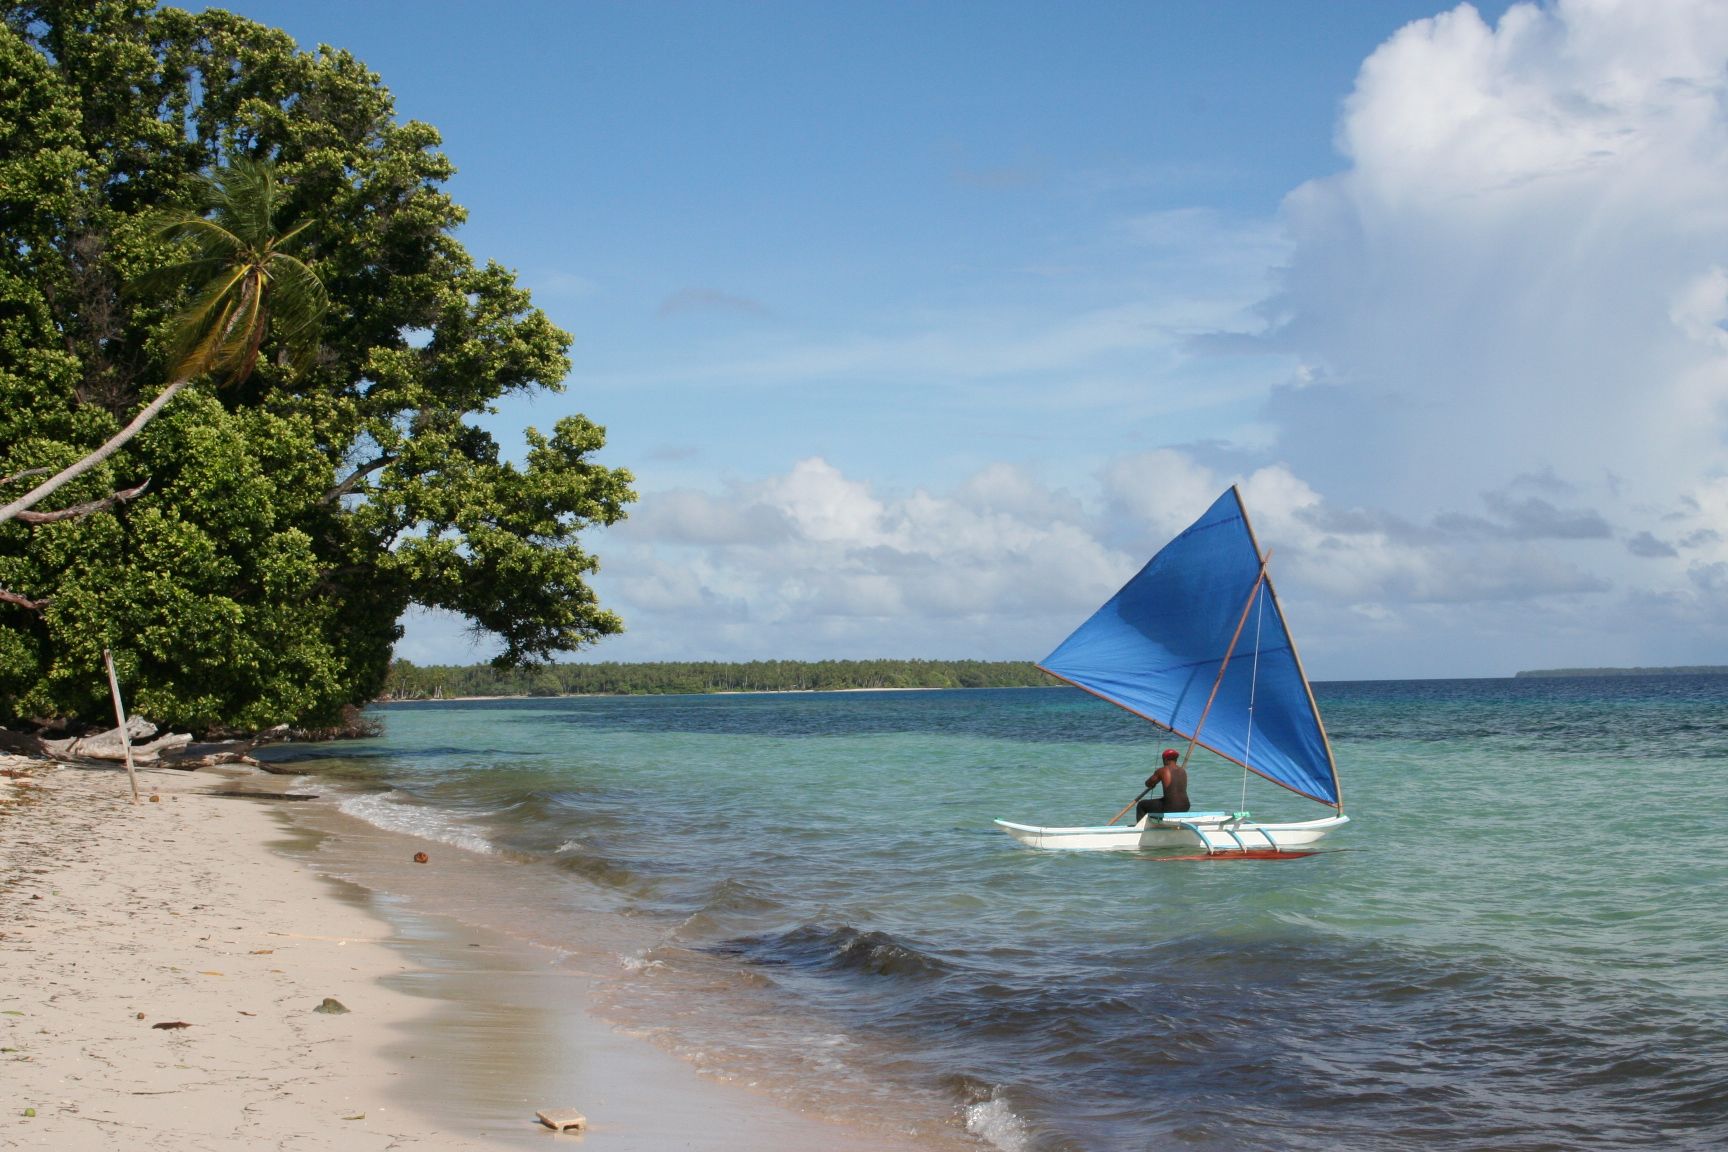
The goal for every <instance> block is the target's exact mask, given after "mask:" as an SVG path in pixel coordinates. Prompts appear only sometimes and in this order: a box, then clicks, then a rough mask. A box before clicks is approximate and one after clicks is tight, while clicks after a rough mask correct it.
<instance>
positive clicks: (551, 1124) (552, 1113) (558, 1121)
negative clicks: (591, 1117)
mask: <svg viewBox="0 0 1728 1152" xmlns="http://www.w3.org/2000/svg"><path fill="white" fill-rule="evenodd" d="M534 1115H535V1116H536V1117H537V1118H538V1119H539V1121H540V1123H542V1124H544V1125H546V1127H548V1128H550V1129H552V1131H554V1132H580V1131H582V1129H584V1128H586V1127H588V1117H586V1116H584V1115H582V1113H580V1112H578V1111H576V1109H574V1108H548V1109H546V1110H545V1111H544V1112H536V1113H534Z"/></svg>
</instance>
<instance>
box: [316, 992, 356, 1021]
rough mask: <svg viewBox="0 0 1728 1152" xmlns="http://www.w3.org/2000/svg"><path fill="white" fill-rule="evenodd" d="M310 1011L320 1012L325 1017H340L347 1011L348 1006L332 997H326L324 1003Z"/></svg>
mask: <svg viewBox="0 0 1728 1152" xmlns="http://www.w3.org/2000/svg"><path fill="white" fill-rule="evenodd" d="M312 1011H314V1012H322V1013H323V1014H324V1015H326V1016H340V1015H342V1014H343V1013H345V1012H347V1011H348V1005H346V1004H344V1003H342V1001H340V1000H338V999H336V997H334V996H326V997H324V1003H322V1004H320V1005H318V1007H316V1008H314V1009H312Z"/></svg>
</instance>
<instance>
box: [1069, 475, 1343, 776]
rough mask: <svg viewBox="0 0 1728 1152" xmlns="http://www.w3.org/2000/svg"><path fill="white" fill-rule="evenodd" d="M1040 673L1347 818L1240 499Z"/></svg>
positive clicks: (1174, 549) (1230, 497)
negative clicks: (1054, 677)
mask: <svg viewBox="0 0 1728 1152" xmlns="http://www.w3.org/2000/svg"><path fill="white" fill-rule="evenodd" d="M1233 642H1234V647H1232V643H1233ZM1040 666H1041V667H1042V668H1043V669H1044V670H1045V671H1046V672H1049V673H1051V674H1052V675H1054V676H1058V677H1060V678H1061V679H1063V680H1066V681H1068V682H1069V683H1070V684H1073V685H1075V686H1077V687H1080V688H1084V689H1085V690H1086V691H1088V692H1091V693H1093V694H1094V695H1096V696H1100V697H1102V698H1104V699H1105V700H1108V701H1110V702H1111V703H1112V704H1116V705H1119V706H1120V707H1123V708H1126V709H1127V710H1128V711H1130V712H1133V713H1134V714H1135V715H1137V716H1141V717H1143V718H1145V719H1147V720H1150V721H1152V722H1153V723H1154V724H1157V725H1159V726H1161V727H1164V728H1168V729H1170V730H1171V731H1172V732H1175V733H1176V734H1177V735H1179V736H1183V737H1186V738H1189V739H1195V737H1196V733H1198V739H1197V740H1196V743H1198V744H1199V745H1200V746H1201V747H1203V748H1208V749H1210V750H1211V751H1213V752H1216V753H1217V754H1218V755H1220V756H1223V757H1225V758H1226V759H1229V760H1233V761H1235V762H1236V763H1238V764H1241V765H1242V766H1244V767H1246V768H1248V769H1249V770H1250V771H1253V772H1257V773H1259V774H1260V775H1262V776H1264V777H1266V778H1267V779H1268V780H1271V781H1273V782H1274V783H1277V784H1282V785H1283V786H1284V787H1286V788H1289V789H1290V790H1292V791H1294V792H1298V793H1300V794H1302V795H1303V796H1307V797H1310V798H1312V799H1314V800H1318V801H1320V802H1321V803H1324V804H1331V805H1333V806H1335V807H1338V808H1340V810H1342V805H1341V803H1340V801H1339V793H1338V774H1337V769H1336V767H1335V766H1334V764H1333V761H1332V750H1331V747H1330V745H1328V743H1327V741H1326V733H1325V730H1324V729H1323V728H1322V727H1321V724H1320V714H1319V712H1318V711H1317V710H1316V708H1315V706H1314V698H1313V696H1312V694H1310V692H1309V690H1308V680H1307V677H1306V676H1304V675H1303V672H1302V665H1301V661H1300V660H1299V659H1298V658H1297V655H1296V649H1295V646H1294V645H1293V644H1292V642H1291V640H1290V634H1289V631H1288V630H1287V629H1286V628H1285V625H1284V614H1283V613H1282V612H1281V611H1280V610H1279V608H1278V598H1277V596H1276V595H1275V594H1274V593H1273V591H1272V585H1271V582H1270V581H1269V580H1267V579H1266V578H1265V575H1264V572H1263V564H1262V561H1261V556H1260V549H1259V546H1258V545H1257V544H1256V543H1255V540H1254V533H1253V530H1252V529H1251V528H1250V527H1249V525H1248V518H1247V514H1246V513H1245V512H1244V511H1243V508H1242V498H1241V495H1240V494H1239V493H1238V492H1237V491H1236V489H1235V488H1231V489H1230V490H1229V491H1228V492H1226V493H1224V495H1222V496H1220V497H1219V498H1218V500H1217V502H1216V503H1214V504H1213V505H1212V507H1211V508H1209V509H1207V511H1206V514H1205V515H1204V516H1202V517H1200V519H1198V520H1196V521H1195V522H1194V523H1193V524H1192V525H1190V526H1189V527H1188V528H1187V530H1186V531H1184V532H1183V533H1182V534H1181V535H1180V536H1177V537H1176V539H1174V540H1172V541H1171V542H1170V543H1169V544H1166V545H1165V546H1164V548H1163V549H1162V550H1161V551H1160V552H1159V553H1158V554H1157V555H1156V556H1154V557H1152V559H1151V560H1150V561H1148V562H1147V564H1146V567H1144V568H1142V569H1141V570H1140V573H1139V575H1137V576H1135V577H1134V578H1133V579H1132V580H1130V581H1128V583H1127V584H1125V585H1123V586H1122V589H1121V591H1119V592H1117V593H1116V595H1115V596H1113V597H1111V598H1110V600H1109V602H1107V603H1106V604H1105V605H1104V606H1103V607H1102V608H1100V609H1098V611H1097V612H1095V613H1093V615H1092V617H1091V619H1089V620H1087V621H1086V622H1085V623H1084V624H1082V625H1080V627H1079V628H1077V629H1075V631H1074V634H1073V635H1071V636H1069V637H1068V639H1066V640H1064V641H1063V642H1062V643H1061V645H1059V646H1058V647H1057V649H1056V650H1055V651H1054V652H1052V653H1050V655H1049V656H1048V657H1046V658H1045V660H1044V662H1043V664H1042V665H1040ZM1220 668H1222V669H1223V676H1222V678H1220V676H1219V669H1220ZM1214 685H1216V686H1217V692H1216V696H1214V692H1213V687H1214ZM1209 701H1210V708H1208V702H1209ZM1203 717H1204V721H1202V718H1203Z"/></svg>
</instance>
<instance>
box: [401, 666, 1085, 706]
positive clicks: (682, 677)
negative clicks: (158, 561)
mask: <svg viewBox="0 0 1728 1152" xmlns="http://www.w3.org/2000/svg"><path fill="white" fill-rule="evenodd" d="M1056 683H1058V681H1057V680H1056V679H1055V678H1053V677H1051V676H1048V675H1046V674H1045V673H1043V672H1040V671H1039V670H1038V667H1037V666H1036V665H1034V664H1032V663H1031V662H1030V661H1019V660H820V661H816V662H814V663H810V662H805V661H799V660H753V661H751V662H749V663H747V664H728V663H720V662H717V661H716V662H667V663H652V664H547V665H543V666H540V667H537V668H494V667H493V666H492V665H490V664H467V665H453V664H431V665H427V666H425V667H422V666H420V665H417V664H413V663H410V662H409V661H407V660H398V661H396V662H395V663H393V664H392V665H391V666H390V675H389V678H388V679H387V680H386V681H385V685H384V695H383V698H384V699H386V700H435V699H439V698H449V697H453V696H643V695H659V694H666V693H696V692H838V691H843V690H845V689H850V688H1036V687H1044V686H1048V685H1052V684H1056Z"/></svg>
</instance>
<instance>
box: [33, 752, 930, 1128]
mask: <svg viewBox="0 0 1728 1152" xmlns="http://www.w3.org/2000/svg"><path fill="white" fill-rule="evenodd" d="M13 763H17V762H15V761H14V762H13ZM29 771H30V775H29V776H28V777H26V778H24V779H6V780H4V781H0V793H3V799H0V965H3V966H4V980H3V982H0V1049H3V1051H0V1060H3V1061H4V1065H3V1066H4V1069H5V1072H4V1075H3V1076H0V1148H53V1149H60V1150H68V1152H75V1150H79V1149H109V1148H138V1149H163V1150H169V1149H172V1150H175V1152H196V1150H202V1149H230V1148H259V1147H269V1148H275V1149H283V1150H300V1149H324V1148H330V1149H343V1150H345V1152H366V1150H370V1149H377V1150H379V1152H382V1150H384V1149H400V1148H413V1149H428V1150H437V1149H446V1148H448V1149H457V1148H463V1149H482V1148H521V1147H535V1148H548V1147H553V1146H572V1147H574V1146H581V1147H584V1148H589V1149H606V1150H624V1152H636V1150H641V1152H647V1150H650V1149H671V1148H689V1149H710V1150H715V1152H722V1150H728V1149H738V1150H743V1149H779V1148H784V1149H813V1148H814V1149H835V1150H839V1152H847V1150H851V1149H859V1150H862V1149H865V1148H871V1149H893V1148H895V1147H904V1148H907V1149H912V1148H915V1147H917V1146H918V1145H917V1144H916V1143H906V1144H896V1143H895V1142H894V1141H893V1140H887V1141H885V1140H884V1139H883V1135H882V1134H881V1133H863V1132H857V1131H854V1130H851V1129H848V1128H845V1127H842V1126H839V1125H836V1124H833V1123H830V1122H828V1121H825V1120H823V1119H821V1118H819V1117H813V1116H807V1115H803V1114H799V1113H797V1112H794V1111H792V1110H790V1109H789V1108H787V1107H785V1106H784V1105H783V1104H781V1103H779V1102H777V1101H774V1100H771V1099H769V1098H767V1097H765V1096H762V1095H759V1094H757V1093H754V1092H752V1091H750V1090H748V1089H747V1088H745V1087H742V1086H737V1085H730V1084H720V1083H715V1082H712V1081H709V1080H707V1079H704V1078H703V1077H702V1076H701V1075H699V1074H698V1073H697V1071H696V1070H695V1069H694V1068H692V1067H691V1066H690V1065H688V1064H685V1063H684V1062H682V1061H680V1060H678V1059H677V1058H675V1057H673V1056H670V1055H668V1054H666V1053H664V1052H661V1051H660V1050H658V1049H656V1048H654V1047H653V1046H651V1045H649V1044H648V1043H646V1042H645V1041H642V1040H640V1039H637V1038H634V1037H630V1036H626V1035H622V1034H620V1033H617V1032H615V1031H614V1030H612V1029H611V1028H610V1027H608V1026H607V1025H606V1024H604V1023H603V1022H601V1021H599V1020H597V1019H596V1018H594V1017H593V1016H592V1015H590V1014H589V1013H588V1011H587V1010H586V1008H585V987H584V977H583V975H582V974H581V973H580V972H579V971H576V970H573V969H570V968H568V967H564V966H560V965H559V964H557V963H556V962H555V961H556V958H555V957H552V956H549V955H547V954H546V952H545V950H542V949H536V948H534V947H533V946H530V945H525V944H523V943H521V942H519V941H514V940H511V939H508V938H506V937H503V936H501V935H497V934H488V933H486V932H483V931H481V930H478V929H475V928H472V927H470V926H467V925H463V924H459V923H456V922H454V921H450V920H448V919H444V918H440V917H436V916H429V915H424V914H421V913H417V912H415V911H413V910H412V909H410V908H407V907H405V906H400V905H399V903H395V902H393V901H392V897H391V896H390V895H389V894H388V893H380V892H374V891H368V890H366V889H362V888H359V887H357V886H355V885H352V884H347V883H341V882H338V881H335V880H332V879H330V878H328V877H326V876H323V875H321V874H320V873H319V871H318V870H317V869H316V867H315V866H314V863H313V862H312V857H311V855H310V854H309V852H308V847H309V841H310V839H311V838H312V837H313V836H314V835H315V834H314V833H311V832H308V831H305V830H303V829H298V828H296V827H295V826H294V825H293V824H292V823H291V822H290V821H288V820H286V819H285V818H284V815H283V813H284V811H285V810H286V809H288V808H289V807H290V806H291V805H292V804H293V803H295V802H293V801H289V800H284V799H269V798H258V797H256V796H245V795H235V794H234V793H280V792H282V791H284V790H285V789H286V787H287V781H286V780H285V778H282V777H273V776H267V775H261V774H260V775H253V774H251V773H250V772H247V771H245V770H241V769H218V770H204V771H200V772H194V773H188V772H176V771H166V770H158V771H150V772H144V773H141V787H142V790H143V792H144V795H145V797H146V799H147V802H146V803H144V804H141V805H139V806H136V807H134V806H133V805H132V804H131V803H130V796H129V792H128V789H127V787H126V780H125V776H124V773H123V772H120V771H114V770H107V769H85V768H72V767H53V766H48V765H42V764H37V765H35V766H33V767H32V768H31V769H30V770H29ZM222 793H227V794H226V795H224V794H222ZM325 835H327V833H325ZM380 838H381V839H380ZM425 847H426V848H427V849H428V850H429V851H430V852H440V851H442V852H443V853H446V854H447V853H449V851H450V849H449V848H448V847H446V846H439V845H426V846H425ZM416 848H417V842H416V841H414V840H413V839H412V838H410V837H406V836H394V835H389V834H376V836H375V838H374V841H373V843H372V844H371V845H370V850H372V851H375V852H376V851H389V852H393V853H396V854H398V855H400V856H401V858H402V859H403V860H404V861H408V860H410V858H411V857H412V855H413V853H414V852H415V851H416ZM434 864H436V862H434ZM327 998H331V999H334V1000H335V1001H337V1002H339V1004H340V1006H341V1007H342V1008H345V1009H347V1011H345V1012H328V1011H327V1012H320V1011H317V1009H318V1008H320V1006H321V1005H325V1004H326V1003H327ZM562 1108H573V1109H577V1110H580V1111H581V1112H583V1113H585V1114H586V1116H587V1117H588V1119H589V1122H590V1127H589V1130H588V1131H587V1132H586V1133H584V1134H581V1135H576V1134H568V1133H567V1134H554V1133H553V1132H552V1131H550V1130H549V1129H547V1128H545V1127H543V1126H542V1125H540V1124H539V1123H537V1122H536V1120H535V1113H536V1111H538V1110H541V1109H562Z"/></svg>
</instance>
